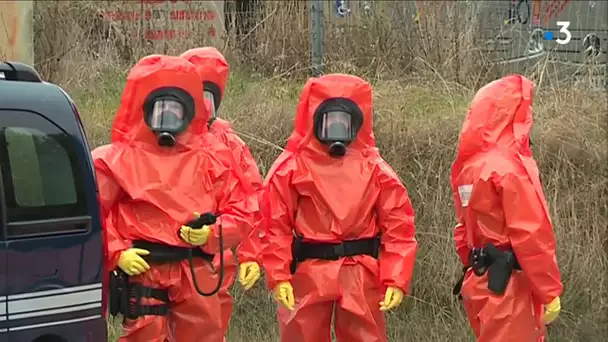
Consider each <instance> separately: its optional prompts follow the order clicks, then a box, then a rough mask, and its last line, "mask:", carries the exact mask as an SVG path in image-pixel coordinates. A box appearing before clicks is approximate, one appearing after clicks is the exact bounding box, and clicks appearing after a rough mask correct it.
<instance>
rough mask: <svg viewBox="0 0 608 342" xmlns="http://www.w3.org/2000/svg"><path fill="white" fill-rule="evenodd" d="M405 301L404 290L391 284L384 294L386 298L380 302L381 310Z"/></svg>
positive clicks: (391, 307)
mask: <svg viewBox="0 0 608 342" xmlns="http://www.w3.org/2000/svg"><path fill="white" fill-rule="evenodd" d="M402 301H403V291H402V290H401V289H400V288H398V287H394V286H389V287H388V288H387V289H386V293H385V294H384V300H383V301H381V302H380V311H387V310H391V309H394V308H396V307H397V306H399V304H401V302H402Z"/></svg>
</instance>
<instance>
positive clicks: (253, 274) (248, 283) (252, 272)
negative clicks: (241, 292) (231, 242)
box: [239, 261, 262, 290]
mask: <svg viewBox="0 0 608 342" xmlns="http://www.w3.org/2000/svg"><path fill="white" fill-rule="evenodd" d="M261 276H262V271H261V270H260V265H258V263H257V262H255V261H247V262H244V263H242V264H240V265H239V283H241V286H242V287H243V288H245V290H249V289H250V288H251V287H253V285H255V283H256V282H257V281H258V280H259V279H260V277H261Z"/></svg>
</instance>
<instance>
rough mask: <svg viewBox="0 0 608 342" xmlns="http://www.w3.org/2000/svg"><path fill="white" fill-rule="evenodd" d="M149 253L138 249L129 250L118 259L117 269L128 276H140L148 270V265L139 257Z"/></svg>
mask: <svg viewBox="0 0 608 342" xmlns="http://www.w3.org/2000/svg"><path fill="white" fill-rule="evenodd" d="M148 254H150V252H149V251H147V250H145V249H140V248H129V249H127V250H125V251H123V252H122V253H120V257H119V258H118V267H120V269H121V270H123V271H125V273H126V274H128V275H130V276H134V275H138V274H142V273H144V272H146V271H147V270H149V269H150V265H148V263H147V262H146V261H145V260H144V259H143V258H142V257H141V256H140V255H148Z"/></svg>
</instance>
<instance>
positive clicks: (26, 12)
mask: <svg viewBox="0 0 608 342" xmlns="http://www.w3.org/2000/svg"><path fill="white" fill-rule="evenodd" d="M33 15H34V2H33V1H25V0H17V1H15V0H2V1H0V61H17V62H22V63H26V64H30V65H33V64H34V36H33Z"/></svg>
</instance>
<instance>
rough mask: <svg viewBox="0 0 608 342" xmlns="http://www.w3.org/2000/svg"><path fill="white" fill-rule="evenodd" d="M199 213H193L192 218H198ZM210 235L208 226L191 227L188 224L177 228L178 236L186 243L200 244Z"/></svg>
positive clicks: (205, 241) (204, 242)
mask: <svg viewBox="0 0 608 342" xmlns="http://www.w3.org/2000/svg"><path fill="white" fill-rule="evenodd" d="M200 216H201V214H199V213H196V212H195V213H194V218H199V217H200ZM209 235H211V227H210V226H202V227H201V228H192V227H189V226H182V227H181V228H180V229H179V236H180V237H181V238H182V239H183V240H184V241H186V242H187V243H189V244H191V245H193V246H202V245H204V244H206V243H207V240H209Z"/></svg>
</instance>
